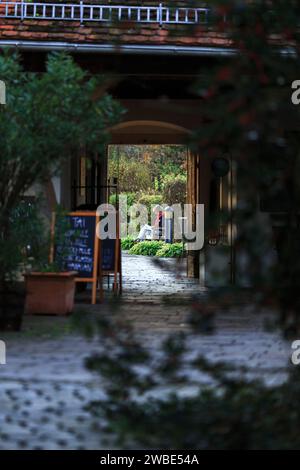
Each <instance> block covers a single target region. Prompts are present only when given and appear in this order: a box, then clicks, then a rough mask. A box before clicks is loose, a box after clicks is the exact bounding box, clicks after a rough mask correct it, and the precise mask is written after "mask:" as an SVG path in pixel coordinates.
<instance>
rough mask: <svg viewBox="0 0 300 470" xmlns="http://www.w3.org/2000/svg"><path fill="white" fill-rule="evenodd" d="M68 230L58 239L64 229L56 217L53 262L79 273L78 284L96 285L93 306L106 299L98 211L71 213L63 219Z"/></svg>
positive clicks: (51, 254) (51, 260)
mask: <svg viewBox="0 0 300 470" xmlns="http://www.w3.org/2000/svg"><path fill="white" fill-rule="evenodd" d="M63 219H64V222H67V229H66V231H65V232H64V233H63V236H61V237H56V233H57V231H59V230H60V227H59V223H60V222H59V220H60V218H57V217H56V215H55V214H54V213H53V215H52V226H51V236H52V244H51V253H50V262H53V261H55V262H56V263H57V264H58V266H59V267H60V268H61V269H62V270H65V271H77V273H78V275H77V277H76V278H75V282H85V283H92V304H95V303H96V300H97V285H99V299H100V301H102V300H103V288H102V260H101V253H102V249H101V240H100V239H99V238H98V237H97V233H96V229H97V224H98V222H99V216H98V215H97V214H96V212H88V211H82V212H70V213H68V214H66V215H64V216H63Z"/></svg>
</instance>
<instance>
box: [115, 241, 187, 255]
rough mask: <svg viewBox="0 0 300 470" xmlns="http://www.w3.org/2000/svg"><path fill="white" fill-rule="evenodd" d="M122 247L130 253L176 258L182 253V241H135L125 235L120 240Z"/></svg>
mask: <svg viewBox="0 0 300 470" xmlns="http://www.w3.org/2000/svg"><path fill="white" fill-rule="evenodd" d="M121 243H122V249H123V250H129V254H130V255H143V256H157V257H159V258H178V257H179V256H182V254H183V245H182V243H165V242H163V241H159V240H152V241H151V240H147V241H143V242H135V241H134V240H133V239H132V238H130V237H126V238H124V239H123V240H122V242H121Z"/></svg>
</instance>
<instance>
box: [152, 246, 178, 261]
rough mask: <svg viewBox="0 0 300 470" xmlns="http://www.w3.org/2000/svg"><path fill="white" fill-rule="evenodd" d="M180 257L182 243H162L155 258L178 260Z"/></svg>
mask: <svg viewBox="0 0 300 470" xmlns="http://www.w3.org/2000/svg"><path fill="white" fill-rule="evenodd" d="M182 255H183V244H182V243H164V244H163V245H162V247H161V248H160V249H159V250H158V251H157V253H156V255H155V256H157V257H159V258H179V257H180V256H182Z"/></svg>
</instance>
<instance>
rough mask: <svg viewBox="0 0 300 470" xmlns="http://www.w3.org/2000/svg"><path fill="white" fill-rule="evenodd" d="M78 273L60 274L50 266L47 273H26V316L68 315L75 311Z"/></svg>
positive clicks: (55, 268)
mask: <svg viewBox="0 0 300 470" xmlns="http://www.w3.org/2000/svg"><path fill="white" fill-rule="evenodd" d="M76 274H77V273H76V271H67V272H60V271H59V268H57V267H55V266H49V269H48V270H45V271H33V272H30V273H26V274H25V275H24V277H25V288H26V301H25V313H26V314H31V315H33V314H44V315H47V314H52V315H68V314H70V313H71V312H72V311H73V307H74V295H75V276H76Z"/></svg>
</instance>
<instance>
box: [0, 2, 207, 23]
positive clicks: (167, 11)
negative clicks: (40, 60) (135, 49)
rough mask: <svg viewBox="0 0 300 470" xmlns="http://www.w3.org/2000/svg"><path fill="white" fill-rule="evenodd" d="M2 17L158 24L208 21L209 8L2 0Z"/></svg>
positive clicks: (0, 5)
mask: <svg viewBox="0 0 300 470" xmlns="http://www.w3.org/2000/svg"><path fill="white" fill-rule="evenodd" d="M0 8H1V10H0V18H15V19H20V20H22V21H23V20H51V21H79V22H80V24H83V23H87V22H97V23H116V22H119V23H120V22H130V23H139V24H143V23H147V24H149V23H154V24H158V25H164V24H166V25H168V24H179V25H198V24H207V22H208V16H209V11H210V10H209V9H208V8H184V7H178V8H171V7H165V6H163V4H162V3H160V4H158V5H157V6H133V5H130V6H125V5H100V4H88V3H84V2H83V1H80V2H78V3H62V2H59V3H57V2H56V3H52V2H31V1H29V0H27V1H26V0H24V1H16V2H0Z"/></svg>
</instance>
